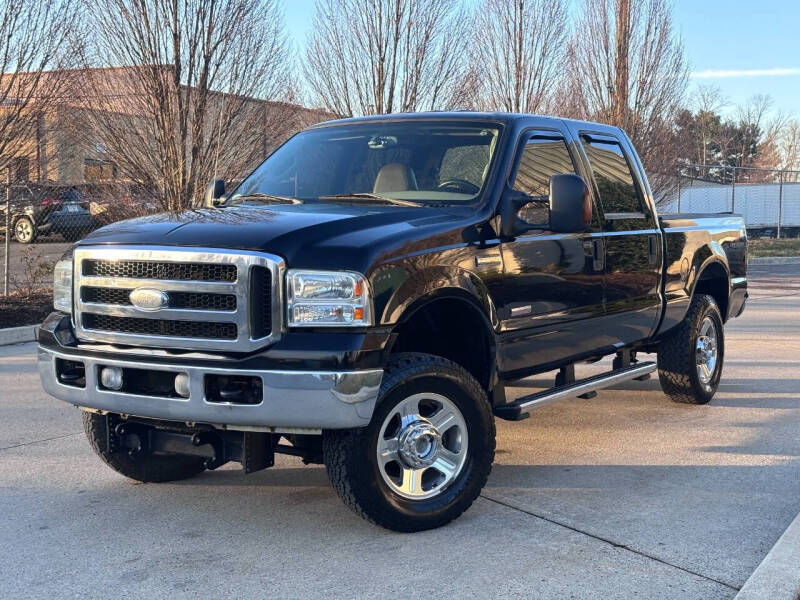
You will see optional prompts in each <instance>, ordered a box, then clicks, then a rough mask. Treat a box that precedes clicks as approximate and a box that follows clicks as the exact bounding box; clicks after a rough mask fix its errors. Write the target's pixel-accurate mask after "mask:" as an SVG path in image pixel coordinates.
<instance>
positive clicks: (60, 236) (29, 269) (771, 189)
mask: <svg viewBox="0 0 800 600" xmlns="http://www.w3.org/2000/svg"><path fill="white" fill-rule="evenodd" d="M669 179H670V181H669V182H667V183H669V185H668V186H666V187H667V191H666V193H665V194H664V195H663V196H662V199H661V201H660V202H659V210H660V211H661V212H662V213H675V212H683V213H719V212H736V213H740V214H741V215H743V216H744V219H745V223H746V225H747V229H748V234H749V235H750V236H751V237H754V238H758V237H777V238H782V237H800V171H780V170H774V169H759V168H752V167H729V166H720V165H681V166H680V167H678V168H676V170H675V176H674V179H672V177H670V178H669ZM159 210H160V208H159V205H158V204H157V203H156V202H154V201H153V196H152V194H150V193H148V192H147V190H144V189H141V188H140V187H138V186H137V185H136V184H133V183H119V182H113V183H111V182H98V183H81V184H76V185H69V184H37V183H30V182H20V183H13V182H12V183H9V182H8V181H6V182H5V183H0V280H1V283H0V285H1V286H2V287H0V293H2V294H3V296H4V297H5V298H6V299H8V298H9V297H15V298H16V299H17V300H18V301H19V302H22V303H25V302H34V301H35V300H36V299H37V298H44V297H48V298H49V293H50V289H51V286H52V270H53V265H54V264H55V262H56V261H57V260H58V259H59V258H61V256H62V255H63V254H64V252H66V251H67V249H68V248H69V247H70V245H71V243H72V242H74V241H75V240H78V239H80V238H82V237H83V236H85V235H86V234H87V233H89V232H90V231H93V230H94V229H97V228H98V227H101V226H103V225H107V224H109V223H113V222H116V221H121V220H124V219H129V218H132V217H137V216H142V215H147V214H154V213H156V212H159ZM1 310H2V308H0V311H1ZM1 320H2V319H0V321H1ZM0 326H2V325H0Z"/></svg>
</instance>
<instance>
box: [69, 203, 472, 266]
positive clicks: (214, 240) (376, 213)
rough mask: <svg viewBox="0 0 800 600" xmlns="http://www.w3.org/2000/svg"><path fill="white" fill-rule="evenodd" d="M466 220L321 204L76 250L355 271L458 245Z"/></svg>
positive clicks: (186, 220)
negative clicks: (160, 251)
mask: <svg viewBox="0 0 800 600" xmlns="http://www.w3.org/2000/svg"><path fill="white" fill-rule="evenodd" d="M467 214H469V213H468V212H465V211H464V209H440V208H433V207H425V208H416V207H412V208H406V207H397V206H374V205H349V204H323V203H315V204H304V205H268V206H263V207H261V206H259V207H253V206H239V207H230V208H223V209H204V210H192V211H187V212H183V213H179V214H160V215H152V216H147V217H141V218H137V219H131V220H128V221H121V222H119V223H114V224H111V225H108V226H106V227H103V228H101V229H98V230H97V231H95V232H93V233H92V234H90V235H89V236H87V237H86V238H85V239H84V240H83V241H82V242H80V245H93V244H142V245H148V246H186V247H200V248H229V249H237V250H255V251H261V252H269V253H272V254H276V255H278V256H281V257H283V258H284V259H285V260H286V261H287V262H288V263H289V265H291V266H294V267H303V268H311V267H315V268H342V269H344V268H348V269H354V270H360V271H362V272H363V271H364V270H365V269H366V268H367V267H369V266H371V264H372V262H371V261H372V260H373V259H374V257H375V256H376V255H377V254H378V253H381V252H385V251H386V250H388V249H390V248H391V247H392V246H393V245H396V244H398V243H402V244H408V243H410V242H414V241H418V240H420V239H422V238H425V237H427V236H431V235H437V234H441V233H444V232H448V231H452V232H453V236H454V240H458V241H460V237H461V236H460V229H459V226H458V223H459V222H463V220H464V217H465V216H466V215H467ZM455 230H458V232H456V231H455ZM442 241H444V240H442V239H441V238H440V239H437V244H438V243H442Z"/></svg>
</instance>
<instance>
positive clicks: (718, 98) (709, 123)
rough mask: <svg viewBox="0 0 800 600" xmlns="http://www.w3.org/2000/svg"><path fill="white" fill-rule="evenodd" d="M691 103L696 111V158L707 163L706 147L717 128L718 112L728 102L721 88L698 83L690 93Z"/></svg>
mask: <svg viewBox="0 0 800 600" xmlns="http://www.w3.org/2000/svg"><path fill="white" fill-rule="evenodd" d="M692 104H693V105H694V108H695V110H696V111H697V119H696V121H697V125H698V131H697V136H698V138H699V139H698V140H697V142H698V148H699V152H698V155H697V160H698V161H699V162H700V164H703V165H705V164H708V160H709V157H708V148H709V145H710V144H711V143H712V141H714V138H715V135H716V134H717V133H718V132H717V131H716V130H717V129H719V127H718V124H719V112H720V111H721V110H722V109H723V108H724V107H725V106H726V105H727V104H728V103H727V101H726V100H725V98H724V96H723V95H722V90H720V89H719V88H718V87H716V86H712V85H700V86H698V87H697V89H696V90H695V92H694V94H693V95H692Z"/></svg>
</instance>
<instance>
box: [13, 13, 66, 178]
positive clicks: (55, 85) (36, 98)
mask: <svg viewBox="0 0 800 600" xmlns="http://www.w3.org/2000/svg"><path fill="white" fill-rule="evenodd" d="M76 19H77V10H76V7H75V6H74V4H72V3H70V2H59V1H58V0H14V1H8V2H3V3H2V4H0V171H4V170H5V168H7V167H8V166H9V165H10V164H11V161H13V160H14V159H15V157H17V156H18V155H20V154H26V155H27V154H35V153H36V148H35V146H36V142H35V141H33V142H32V140H34V139H35V135H34V132H35V129H36V128H37V127H38V126H39V125H40V122H41V119H42V115H43V113H44V111H46V110H48V109H49V108H50V107H52V106H53V105H54V104H55V103H57V102H58V101H59V100H60V94H61V92H62V87H63V79H62V78H61V77H60V76H59V70H60V69H61V68H63V67H64V66H65V65H66V64H68V63H69V54H68V53H67V52H66V47H67V41H68V35H69V32H70V31H71V29H72V27H73V25H74V24H75V22H76Z"/></svg>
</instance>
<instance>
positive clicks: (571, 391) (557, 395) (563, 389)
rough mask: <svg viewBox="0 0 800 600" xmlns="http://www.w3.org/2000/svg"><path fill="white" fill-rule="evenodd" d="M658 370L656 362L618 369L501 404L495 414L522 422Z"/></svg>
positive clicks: (495, 408)
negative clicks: (542, 410) (564, 402)
mask: <svg viewBox="0 0 800 600" xmlns="http://www.w3.org/2000/svg"><path fill="white" fill-rule="evenodd" d="M656 368H657V365H656V363H654V362H644V363H638V364H635V365H632V366H630V367H625V368H624V369H617V370H616V371H609V372H608V373H601V374H600V375H595V376H594V377H587V378H586V379H579V380H578V381H575V382H573V383H570V384H567V385H562V386H558V387H554V388H550V389H549V390H544V391H542V392H537V393H535V394H530V395H529V396H523V397H522V398H519V399H517V400H515V401H514V402H509V403H508V404H501V405H500V406H495V407H494V414H495V415H496V416H497V417H499V418H500V419H505V420H506V421H521V420H522V419H526V418H527V417H528V413H530V412H531V411H532V410H533V409H534V408H539V407H540V406H545V405H547V404H551V403H553V402H557V401H558V400H564V399H567V398H575V397H577V396H583V395H584V394H589V393H591V392H594V391H595V390H602V389H604V388H607V387H611V386H612V385H616V384H617V383H622V382H623V381H629V380H631V379H638V378H640V377H642V376H644V375H649V374H650V373H652V372H653V371H655V370H656Z"/></svg>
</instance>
